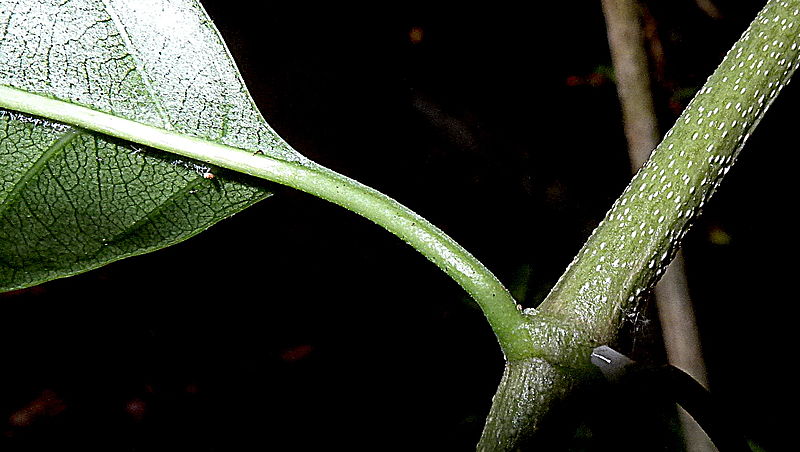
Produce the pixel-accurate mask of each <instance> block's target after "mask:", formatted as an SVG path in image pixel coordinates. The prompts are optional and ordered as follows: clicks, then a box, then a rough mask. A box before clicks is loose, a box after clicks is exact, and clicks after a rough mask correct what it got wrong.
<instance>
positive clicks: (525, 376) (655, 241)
mask: <svg viewBox="0 0 800 452" xmlns="http://www.w3.org/2000/svg"><path fill="white" fill-rule="evenodd" d="M799 47H800V0H791V1H778V0H773V1H769V2H768V3H767V5H766V6H765V7H764V9H763V10H761V12H759V14H758V16H756V18H755V20H754V21H753V22H752V24H751V25H750V27H749V28H748V29H747V31H745V33H744V34H743V35H742V37H741V38H740V39H739V41H737V42H736V44H735V45H734V46H733V48H732V49H731V50H730V51H729V52H728V54H727V55H726V56H725V58H724V59H723V61H722V63H721V64H720V65H719V67H718V68H717V70H716V71H715V72H714V74H712V75H711V77H709V79H708V81H707V82H706V84H705V85H704V86H703V88H702V89H700V91H699V92H698V93H697V95H696V96H695V98H694V99H693V100H692V102H691V103H690V104H689V105H688V106H687V108H686V110H685V111H684V112H683V113H682V114H681V116H680V117H679V118H678V120H677V122H676V124H675V125H674V126H673V127H672V129H671V130H670V131H669V132H667V134H666V136H665V137H664V140H663V141H662V142H661V144H659V145H658V147H657V148H656V150H655V151H654V152H653V154H652V156H651V158H650V160H648V162H647V164H645V166H644V167H643V168H642V169H641V170H640V171H639V172H638V173H637V174H636V176H635V177H634V178H633V180H632V181H631V183H630V184H629V185H628V187H627V188H626V189H625V191H624V192H623V193H622V195H621V196H620V197H619V199H618V200H617V201H616V202H615V203H614V205H613V206H612V207H611V210H610V211H609V212H608V213H607V214H606V217H605V219H604V220H603V221H602V222H601V223H600V225H599V226H598V227H597V229H595V231H594V232H593V233H592V235H591V237H590V238H589V239H588V241H587V242H586V244H585V245H584V246H583V248H582V249H581V251H580V252H579V253H578V255H577V256H576V257H575V259H574V260H573V262H572V263H571V264H570V266H569V267H568V268H567V270H566V272H565V273H564V275H563V276H562V277H561V279H560V280H559V281H558V283H557V284H556V285H555V287H554V288H553V290H552V291H551V292H550V294H549V295H548V296H547V298H546V299H545V301H544V302H543V303H542V304H541V306H540V307H539V308H538V310H537V311H535V312H534V311H528V312H527V314H528V316H529V319H530V322H529V324H530V325H535V326H534V327H530V328H531V332H532V333H531V339H530V340H531V342H532V343H536V347H535V348H534V347H531V348H530V350H531V351H532V352H531V356H530V357H529V358H527V359H524V360H521V361H520V362H519V363H516V364H514V365H513V366H511V367H509V368H508V369H507V371H506V375H505V376H504V378H503V380H502V382H501V384H500V387H499V389H498V391H497V395H496V396H495V399H494V404H493V407H492V410H491V413H490V415H489V418H488V420H487V425H486V427H485V430H484V437H483V439H482V440H481V443H480V445H479V449H481V450H513V449H515V448H517V447H518V446H519V440H520V439H522V438H525V437H527V436H528V435H529V434H530V433H531V431H532V430H535V429H536V428H537V426H539V425H540V423H541V420H542V417H543V416H544V415H545V414H546V413H547V411H548V405H552V403H553V401H554V400H559V399H561V398H563V397H564V396H565V395H566V394H568V393H569V392H570V391H569V388H571V387H572V386H573V385H574V384H575V383H576V382H577V381H579V380H580V379H581V378H582V375H583V374H582V373H581V372H580V371H579V370H578V369H580V368H582V367H583V366H584V365H585V364H586V361H588V356H589V353H590V351H591V348H592V347H593V346H595V345H601V344H606V343H614V342H615V341H616V338H617V332H618V331H619V329H620V327H621V325H622V323H623V321H624V319H625V317H626V316H628V315H635V314H636V312H637V310H638V304H639V303H638V301H639V300H640V299H641V298H643V297H644V295H645V294H646V293H647V292H648V291H649V290H650V289H652V287H653V285H654V284H655V283H656V282H657V281H658V279H659V277H660V276H661V274H662V273H663V271H664V269H665V268H666V266H667V264H668V263H669V262H670V261H671V260H672V258H673V257H674V255H675V253H676V252H677V250H678V249H679V247H680V243H681V240H682V239H683V237H684V235H685V234H686V232H687V230H688V229H689V226H690V225H691V222H692V220H693V219H694V218H695V217H697V215H698V214H699V213H700V212H701V210H702V208H703V206H704V205H705V203H706V202H707V201H708V199H709V198H710V197H711V195H712V194H713V193H714V191H715V190H716V189H717V187H718V186H719V183H720V181H721V180H722V178H723V176H725V174H726V173H727V172H728V170H729V169H730V167H731V165H732V164H733V163H734V161H735V160H736V156H737V155H738V153H739V151H740V150H741V149H742V147H743V146H744V144H745V143H746V142H747V139H748V138H749V137H750V134H751V133H752V132H753V130H754V129H755V127H756V126H757V125H758V123H759V121H760V120H761V118H762V117H763V115H764V113H765V112H766V110H767V109H768V107H769V106H770V104H771V103H772V102H773V101H774V99H775V97H776V96H777V94H778V93H779V92H780V91H781V89H782V88H783V87H784V86H785V84H786V83H787V82H788V81H789V79H790V78H791V76H792V74H793V73H794V71H795V70H796V69H797V67H798V55H799V54H800V48H799ZM542 325H558V327H557V328H556V330H557V331H559V334H557V335H548V334H541V333H540V332H541V331H547V332H552V331H554V329H552V328H549V327H546V326H545V327H543V326H542ZM541 341H554V343H552V344H550V345H548V344H543V343H542V342H541ZM535 349H539V350H542V349H544V350H548V355H547V356H544V355H539V354H537V352H535V351H534V350H535ZM520 366H522V367H525V369H519V367H520ZM509 369H510V370H509ZM570 369H574V370H570ZM532 373H534V374H535V375H537V376H535V377H534V376H532ZM521 379H522V380H525V382H526V383H525V384H521V383H520V380H521ZM510 388H514V390H515V391H517V393H516V395H515V396H512V395H510V394H511V391H510ZM529 404H536V405H539V406H536V407H530V406H528V405H529Z"/></svg>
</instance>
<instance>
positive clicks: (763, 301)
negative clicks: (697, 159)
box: [0, 0, 800, 451]
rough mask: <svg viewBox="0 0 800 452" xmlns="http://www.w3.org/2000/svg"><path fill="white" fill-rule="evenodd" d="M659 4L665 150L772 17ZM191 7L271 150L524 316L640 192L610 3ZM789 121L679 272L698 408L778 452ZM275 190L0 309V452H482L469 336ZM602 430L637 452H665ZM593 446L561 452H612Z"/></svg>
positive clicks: (788, 383) (787, 308) (361, 246)
mask: <svg viewBox="0 0 800 452" xmlns="http://www.w3.org/2000/svg"><path fill="white" fill-rule="evenodd" d="M648 3H649V6H650V11H651V13H652V15H653V17H654V20H655V23H656V24H657V26H658V35H659V37H660V39H661V42H662V43H663V45H664V63H665V66H664V71H663V73H662V79H661V80H660V81H659V82H657V83H656V86H655V87H654V89H655V91H656V99H657V106H658V109H659V115H660V119H661V121H662V128H663V130H664V131H665V130H666V129H667V128H668V127H669V125H670V124H671V123H672V122H673V121H674V119H675V117H676V115H677V113H679V111H680V107H681V106H682V105H685V103H686V102H687V101H688V97H686V96H685V95H682V94H681V93H685V92H687V91H688V92H690V93H691V92H693V91H694V90H696V89H698V88H699V87H700V86H701V84H702V82H703V81H704V80H705V78H706V77H707V76H708V75H709V74H710V73H711V72H712V71H713V69H714V68H715V67H716V65H717V64H718V62H719V61H720V60H721V58H722V56H723V55H724V53H725V51H727V49H728V48H729V47H730V46H731V45H732V43H733V42H734V41H735V40H736V39H737V38H738V36H739V35H740V34H741V32H742V31H743V30H744V29H745V27H746V26H747V24H748V23H749V21H750V20H751V19H752V18H753V17H754V16H755V13H756V12H757V11H758V9H759V8H760V7H761V6H762V4H763V2H760V1H747V2H735V1H721V0H718V1H717V2H716V3H717V5H718V6H720V8H721V10H722V12H723V14H724V18H723V19H722V20H716V21H715V20H712V19H710V18H708V17H707V16H705V15H703V13H702V12H701V11H700V10H699V9H697V8H696V7H695V6H694V2H692V1H689V0H681V1H671V2H657V1H655V2H648ZM203 4H204V6H205V7H206V8H207V10H208V12H209V14H210V15H211V17H212V18H213V19H214V21H215V23H216V25H217V26H218V28H219V29H220V31H221V33H222V35H223V36H224V38H225V39H226V41H227V43H228V45H229V47H230V50H231V53H232V54H233V56H234V58H235V59H236V61H237V63H238V64H239V67H240V69H241V72H242V74H243V76H244V78H245V80H246V82H247V84H248V86H249V88H250V90H251V93H252V95H253V97H254V98H255V100H256V102H257V104H258V105H259V107H260V108H261V111H262V112H263V113H264V116H265V117H266V118H267V120H268V122H269V123H270V124H271V125H272V126H273V128H275V129H276V130H277V131H278V132H279V133H280V134H281V136H283V137H284V138H285V139H286V140H287V141H288V142H289V143H290V144H292V145H293V146H294V147H295V148H296V149H297V150H298V151H300V152H301V153H303V154H305V155H307V156H309V157H310V158H312V159H314V160H317V161H318V162H320V163H322V164H323V165H326V166H329V167H331V168H333V169H335V170H337V171H339V172H342V173H344V174H346V175H348V176H351V177H354V178H355V179H357V180H360V181H362V182H364V183H366V184H368V185H371V186H373V187H375V188H377V189H379V190H381V191H383V192H384V193H387V194H389V195H390V196H393V197H394V198H396V199H397V200H399V201H400V202H402V203H404V204H406V205H408V206H409V207H411V208H412V209H414V210H415V211H417V212H418V213H420V214H421V215H423V216H424V217H426V218H428V219H429V220H431V221H432V222H433V223H434V224H436V225H438V226H440V227H441V228H442V229H444V230H445V231H446V232H447V233H448V234H450V235H451V236H452V237H453V238H455V239H456V240H458V241H459V242H460V243H461V244H462V245H464V246H465V247H466V248H467V249H468V250H470V251H471V252H472V253H473V254H475V255H476V256H477V257H478V258H479V259H480V260H482V261H483V262H484V263H485V264H486V265H487V266H488V267H489V268H491V269H492V270H493V271H495V272H496V274H497V275H498V277H499V278H500V279H501V280H502V281H504V282H506V283H507V284H508V286H509V287H510V288H511V289H512V291H513V292H514V293H515V294H517V295H518V296H519V297H520V298H521V299H523V300H524V303H523V304H524V305H525V306H526V307H528V306H535V305H536V304H537V303H538V302H540V301H541V299H542V298H543V297H544V296H545V295H546V294H547V291H548V290H549V288H550V287H551V286H552V285H553V284H554V283H555V280H556V279H557V278H558V276H559V275H560V273H561V272H562V271H563V269H564V268H565V267H566V265H567V264H568V263H569V261H570V260H571V258H572V256H573V255H574V254H575V253H576V252H577V250H578V249H579V247H580V246H581V244H582V242H583V241H584V240H585V239H586V237H587V236H588V234H589V233H590V232H591V230H592V229H593V228H594V227H595V225H596V224H597V223H598V222H599V220H600V219H601V218H602V216H603V214H604V213H605V211H606V210H607V209H608V208H609V207H610V205H611V203H612V202H613V200H614V199H615V198H616V197H617V196H618V195H619V193H621V191H622V189H623V188H624V187H625V185H626V183H627V181H628V180H629V178H630V175H629V168H628V161H627V154H626V151H625V141H624V136H623V134H622V129H621V125H620V115H619V107H618V104H617V98H616V91H615V87H614V85H613V82H612V81H611V80H610V79H609V78H608V76H607V75H604V74H606V70H605V69H604V68H607V67H608V66H609V65H610V57H609V56H608V48H607V41H606V36H605V28H604V22H603V16H602V12H601V10H600V5H599V2H588V1H587V2H582V1H578V2H537V3H535V4H534V5H527V6H525V7H522V6H520V7H514V8H512V7H508V8H506V7H503V6H502V5H498V4H491V5H483V6H480V7H473V8H468V7H465V6H464V5H461V4H459V5H453V6H451V7H449V8H443V9H440V10H437V11H432V10H431V9H430V7H429V6H426V4H423V3H403V4H399V5H392V6H386V5H384V6H383V7H381V8H375V7H372V8H347V7H341V5H337V8H335V9H334V8H333V7H326V8H323V9H319V8H318V7H316V6H314V7H312V6H311V5H306V6H303V7H292V8H288V7H278V6H273V5H260V6H257V7H253V6H251V2H242V1H234V0H227V1H217V0H214V1H211V0H206V1H203ZM413 27H419V28H421V29H422V30H423V33H424V34H423V38H422V41H421V42H418V43H416V44H415V43H413V42H411V40H410V38H409V31H410V30H411V29H412V28H413ZM795 83H796V82H795ZM797 105H800V88H798V87H797V86H796V84H795V85H792V84H790V85H789V86H788V87H787V89H785V90H784V92H783V94H782V95H781V96H780V98H779V99H778V100H777V102H776V104H775V105H774V106H773V109H772V110H771V111H770V112H769V113H768V114H767V116H766V118H765V119H764V121H763V122H762V125H761V126H760V127H759V129H758V130H757V132H756V133H755V134H754V136H753V137H752V139H751V140H750V142H749V143H748V146H747V147H746V149H745V150H744V151H743V153H742V155H741V157H740V163H739V164H738V165H737V166H735V167H734V168H733V170H732V171H731V172H730V174H729V176H728V179H727V180H726V182H725V183H723V185H722V187H721V189H720V191H719V193H718V194H717V196H716V197H715V198H714V200H713V201H712V202H711V203H710V204H709V206H708V207H707V209H706V211H705V214H704V216H703V217H702V218H701V219H700V220H699V221H698V222H697V224H696V225H695V227H694V229H693V230H692V232H691V233H690V234H689V235H688V236H687V239H686V246H685V251H686V254H687V269H688V277H689V283H690V289H691V292H692V296H693V298H694V301H695V303H696V305H697V311H698V316H699V324H700V328H701V333H702V335H703V341H704V342H703V344H704V349H705V354H706V357H707V361H708V366H709V371H710V380H711V385H712V388H713V390H714V391H715V393H717V394H719V395H720V396H721V397H723V398H724V399H725V400H726V401H727V402H728V403H729V404H730V406H731V407H732V408H731V409H732V410H734V413H735V415H736V417H737V418H738V419H739V420H740V421H741V423H742V424H743V425H744V429H745V431H746V432H747V433H748V435H749V436H750V437H751V438H753V439H754V440H755V441H756V442H757V443H758V444H759V445H761V446H762V447H764V448H765V449H766V450H785V449H786V448H788V447H789V445H791V444H792V443H793V442H794V441H793V436H792V435H793V431H792V428H793V426H794V420H795V419H796V412H795V410H796V406H797V405H796V404H795V403H794V402H793V400H792V399H793V398H795V397H796V395H797V387H796V386H795V371H794V370H793V368H792V364H791V363H792V362H793V361H794V360H795V358H794V353H795V352H794V349H793V348H794V345H795V344H794V343H795V333H794V330H795V323H796V320H795V318H796V317H797V314H798V312H797V311H798V309H797V307H796V306H797V305H796V297H797V295H796V292H795V289H794V287H793V286H792V284H793V281H794V280H795V279H797V275H796V269H795V265H794V261H795V260H796V259H794V255H795V254H796V253H795V251H797V249H796V248H797V246H796V240H795V238H796V234H795V233H794V232H792V231H794V228H795V226H796V221H795V220H791V219H790V215H791V214H792V212H793V210H794V206H795V203H794V198H795V197H796V187H795V186H794V183H795V181H796V180H797V176H796V174H795V168H796V166H797V163H798V157H797V150H798V149H797V148H798V145H797V141H796V120H797V113H796V111H797ZM276 190H277V196H275V197H274V198H273V199H268V200H266V201H264V202H262V203H260V204H258V205H256V206H254V207H252V208H251V209H248V210H247V211H244V212H242V213H240V214H238V215H236V216H234V217H233V218H231V219H229V220H226V221H223V222H221V223H220V224H218V225H216V226H214V227H212V228H211V229H209V230H208V231H206V232H205V233H204V234H201V235H200V236H198V237H196V238H193V239H191V240H189V241H187V242H185V243H183V244H180V245H177V246H174V247H171V248H169V249H165V250H162V251H159V252H156V253H152V254H150V255H147V256H143V257H137V258H131V259H128V260H124V261H121V262H118V263H115V264H113V265H109V266H107V267H104V268H102V269H99V270H96V271H93V272H89V273H87V274H84V275H80V276H77V277H73V278H69V279H66V280H58V281H53V282H50V283H47V284H44V285H42V286H39V287H36V288H32V289H28V290H25V291H20V292H15V293H10V294H5V295H2V296H0V335H2V336H0V341H1V342H0V343H2V349H3V354H2V361H3V367H2V369H3V370H2V374H3V378H2V379H3V380H4V381H3V383H2V386H1V387H0V389H2V390H1V391H0V446H2V447H3V448H7V449H8V450H45V449H46V450H54V449H59V450H60V449H64V448H67V447H68V446H70V447H71V446H76V447H81V448H83V449H93V448H102V449H104V450H131V451H132V450H160V449H167V448H169V449H171V450H198V451H200V450H203V451H205V450H208V451H210V450H216V451H227V450H297V449H300V450H303V449H316V448H322V447H325V448H329V447H330V448H332V447H337V448H338V447H341V448H343V449H345V450H347V449H356V450H360V449H401V448H402V449H413V450H417V449H421V450H428V449H444V450H469V449H473V448H474V445H475V443H476V441H477V439H478V437H479V435H480V431H481V428H482V425H483V421H484V419H485V416H486V414H487V412H488V409H489V406H490V403H491V397H492V395H493V393H494V389H495V388H496V385H497V382H498V381H499V378H500V375H501V373H502V367H503V360H502V356H501V354H500V351H499V349H498V347H497V345H496V342H495V339H494V337H493V334H492V332H491V330H490V329H489V327H488V325H487V324H486V322H485V320H484V318H483V316H482V314H481V312H480V311H479V310H478V309H477V308H476V307H475V306H474V305H473V303H472V302H471V301H470V300H469V299H468V298H467V296H466V295H465V294H464V293H463V292H462V290H461V289H460V288H459V287H458V286H457V285H456V284H455V283H453V282H452V281H451V280H449V279H448V278H447V277H446V276H445V275H444V274H442V273H441V272H440V271H439V270H437V269H436V267H435V266H433V265H432V264H430V263H429V262H428V261H427V260H426V259H425V258H423V257H421V256H420V255H418V254H417V253H416V252H415V251H414V250H412V249H410V248H409V247H407V246H405V245H404V244H403V243H401V242H400V241H399V240H397V239H396V238H394V237H393V236H391V235H390V234H388V233H386V232H385V231H383V230H382V229H380V228H378V227H376V226H375V225H373V224H371V223H370V222H368V221H366V220H363V219H361V218H360V217H358V216H356V215H354V214H352V213H350V212H347V211H344V210H343V209H341V208H338V207H336V206H332V205H329V204H327V203H325V202H323V201H320V200H317V199H314V198H313V197H311V196H308V195H304V194H302V193H297V192H293V191H291V190H287V189H282V188H280V187H278V188H276ZM719 231H724V233H725V234H726V235H727V237H728V238H729V241H728V242H727V243H721V242H720V241H719V240H716V242H715V241H714V240H712V238H713V237H715V236H714V234H717V235H716V237H718V236H719ZM635 327H636V329H637V330H639V331H640V333H641V334H640V336H638V338H637V343H636V344H634V345H631V344H629V349H628V351H629V352H631V353H633V354H634V355H636V356H637V357H638V358H640V359H645V360H649V361H652V362H659V361H663V351H662V350H661V348H660V346H659V345H658V336H657V334H658V333H657V332H658V325H657V318H656V316H655V314H653V313H650V314H649V315H648V317H647V318H646V319H645V320H644V321H643V322H641V323H640V324H637V325H635ZM43 394H44V395H45V397H44V398H47V396H48V395H50V399H49V400H50V402H47V403H44V405H46V406H48V407H49V408H48V410H49V411H47V410H46V411H47V413H45V414H41V415H39V416H37V417H35V418H33V419H31V420H29V421H28V422H20V421H19V417H18V416H19V413H20V410H24V408H25V407H30V406H31V404H32V403H37V402H35V401H36V400H37V399H38V400H39V401H40V402H38V403H39V404H40V406H41V404H42V402H41V400H43V397H42V395H43ZM616 408H620V410H621V411H625V410H627V409H628V408H627V407H625V406H623V407H614V409H612V408H609V407H605V408H603V409H605V410H606V411H602V410H600V412H603V413H605V414H604V416H606V417H609V416H610V417H611V419H612V422H610V423H609V424H610V425H612V428H618V429H619V431H620V432H621V433H622V435H623V437H625V438H628V439H629V441H630V442H631V443H633V444H635V445H636V446H635V447H634V449H636V450H663V448H665V447H666V448H675V447H679V446H678V445H679V440H677V439H676V438H674V437H671V436H670V433H669V429H670V428H671V427H670V426H669V425H666V426H664V427H663V428H661V427H652V426H649V427H648V425H649V423H650V422H651V421H653V418H647V420H646V421H645V420H641V419H640V420H639V421H640V422H639V423H638V424H634V425H631V424H630V422H631V420H630V419H626V418H622V417H620V418H619V420H620V421H619V422H617V423H615V422H613V419H614V418H613V416H615V415H616V414H614V412H615V410H616ZM631 409H632V410H638V409H639V407H636V406H632V407H631ZM15 413H16V416H17V417H15ZM592 416H593V415H592V414H591V413H587V419H590V418H591V417H592ZM586 422H587V424H586V425H584V428H582V429H581V430H580V431H579V432H578V433H577V434H576V435H575V437H574V438H569V437H567V438H565V439H564V442H563V443H560V444H558V445H557V446H556V445H553V446H551V447H552V449H553V450H558V449H567V448H572V449H573V450H598V449H599V448H601V447H603V446H602V445H598V444H597V443H596V442H592V441H591V437H592V436H595V437H596V436H600V435H599V433H598V432H597V431H596V430H594V431H593V430H592V428H593V427H592V425H593V424H592V422H591V420H588V421H586ZM648 428H650V429H652V430H648ZM642 429H643V430H642ZM640 430H641V431H645V432H647V434H640V433H637V432H639V431H640ZM653 432H655V433H656V434H655V436H653V435H650V434H651V433H653ZM659 435H661V436H659ZM642 441H644V442H642Z"/></svg>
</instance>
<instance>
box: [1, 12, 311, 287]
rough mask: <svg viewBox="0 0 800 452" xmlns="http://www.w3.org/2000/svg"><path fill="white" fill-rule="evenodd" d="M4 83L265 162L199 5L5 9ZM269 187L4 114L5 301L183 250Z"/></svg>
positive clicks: (268, 141) (234, 73) (254, 124)
mask: <svg viewBox="0 0 800 452" xmlns="http://www.w3.org/2000/svg"><path fill="white" fill-rule="evenodd" d="M0 84H2V85H7V86H12V87H15V88H18V89H23V90H26V91H29V92H33V93H37V94H42V95H46V96H49V97H54V98H57V99H60V100H65V101H69V102H73V103H77V104H81V105H84V106H88V107H91V108H93V109H95V110H98V111H102V112H106V113H111V114H114V115H117V116H121V117H124V118H127V119H131V120H134V121H138V122H142V123H146V124H150V125H153V126H157V127H162V128H166V129H170V130H174V131H176V132H180V133H185V134H188V135H192V136H195V137H198V138H202V139H206V140H210V141H215V142H219V143H223V144H226V145H230V146H235V147H238V148H244V149H252V150H259V151H261V152H263V153H265V154H267V155H269V156H271V157H275V158H279V159H283V160H290V161H304V160H305V159H304V158H303V157H302V156H300V155H299V154H298V153H296V152H295V151H294V150H292V149H291V148H290V147H289V146H288V145H287V144H286V143H285V142H284V141H283V140H282V139H281V138H280V137H278V136H277V134H276V133H275V132H274V131H273V130H272V129H271V128H270V127H269V125H268V124H267V123H266V121H265V120H264V119H263V117H262V116H261V114H260V113H259V111H258V109H257V108H256V106H255V104H254V103H253V101H252V99H251V98H250V95H249V94H248V92H247V90H246V88H245V86H244V83H243V81H242V79H241V76H240V75H239V72H238V70H237V69H236V66H235V63H234V62H233V60H232V58H231V56H230V54H229V52H228V50H227V48H226V47H225V44H224V43H223V41H222V39H221V37H220V36H219V33H218V31H217V30H216V28H215V27H214V25H213V24H212V23H211V21H210V19H209V18H208V16H207V14H206V12H205V11H204V10H203V8H202V6H201V5H200V4H199V3H198V2H197V1H196V0H137V1H126V0H72V1H68V2H64V1H55V0H2V8H0ZM270 194H271V192H270V190H269V185H268V184H267V183H265V182H261V181H257V180H255V179H250V178H246V177H242V176H237V175H235V174H231V173H229V172H224V171H220V170H217V169H215V168H209V167H207V166H205V165H203V164H201V163H200V162H193V161H188V160H186V159H178V158H175V157H174V156H170V155H169V154H166V153H163V152H161V151H157V150H154V149H149V148H141V147H139V146H135V145H132V144H130V143H126V142H122V141H119V140H116V139H113V138H110V137H107V136H104V135H101V134H97V133H93V132H88V131H84V130H80V129H76V128H73V127H70V126H68V125H64V124H58V123H54V122H52V121H48V120H46V119H41V118H35V117H31V116H28V115H23V114H20V113H17V112H10V111H5V110H0V291H5V290H13V289H18V288H23V287H28V286H31V285H35V284H38V283H41V282H44V281H48V280H51V279H55V278H59V277H64V276H69V275H73V274H77V273H81V272H84V271H87V270H91V269H93V268H97V267H100V266H102V265H105V264H107V263H110V262H113V261H116V260H119V259H122V258H124V257H128V256H132V255H138V254H143V253H146V252H149V251H153V250H157V249H160V248H163V247H166V246H169V245H172V244H175V243H178V242H180V241H182V240H185V239H187V238H189V237H191V236H193V235H195V234H197V233H199V232H201V231H203V230H205V229H207V228H208V227H210V226H211V225H213V224H214V223H216V222H217V221H220V220H222V219H224V218H226V217H229V216H231V215H233V214H234V213H236V212H238V211H240V210H242V209H244V208H246V207H248V206H250V205H252V204H253V203H255V202H257V201H259V200H262V199H264V198H266V197H268V196H269V195H270Z"/></svg>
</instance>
